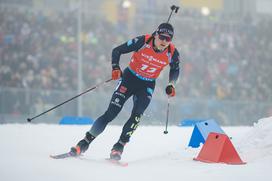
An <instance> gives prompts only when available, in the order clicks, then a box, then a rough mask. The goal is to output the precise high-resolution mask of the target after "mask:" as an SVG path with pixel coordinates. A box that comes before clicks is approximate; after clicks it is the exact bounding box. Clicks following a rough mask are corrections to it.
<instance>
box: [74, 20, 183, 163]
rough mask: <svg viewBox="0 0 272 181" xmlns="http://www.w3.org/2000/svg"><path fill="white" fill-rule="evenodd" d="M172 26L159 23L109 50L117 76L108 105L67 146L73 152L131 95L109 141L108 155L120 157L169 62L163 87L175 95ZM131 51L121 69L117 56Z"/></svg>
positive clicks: (82, 147) (176, 64)
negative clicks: (125, 115)
mask: <svg viewBox="0 0 272 181" xmlns="http://www.w3.org/2000/svg"><path fill="white" fill-rule="evenodd" d="M173 36H174V28H173V26H172V25H171V24H169V23H162V24H160V25H159V27H158V28H157V30H156V31H155V32H154V33H153V34H152V35H143V36H138V37H136V38H134V39H132V40H129V41H128V42H126V43H124V44H122V45H120V46H118V47H116V48H114V49H113V51H112V79H113V80H118V79H120V80H119V84H118V86H117V88H116V90H115V91H114V93H113V95H112V98H111V101H110V104H109V107H108V109H107V110H106V112H105V113H104V114H103V115H102V116H100V117H99V118H98V119H97V120H96V121H95V122H94V124H93V126H92V128H91V129H90V130H89V131H88V132H87V133H86V136H85V138H84V139H82V140H81V141H79V142H78V144H77V145H76V146H75V147H72V148H71V153H72V155H73V156H77V155H80V154H81V153H83V152H85V151H86V150H87V149H88V147H89V144H90V143H91V142H92V141H93V140H94V139H95V138H96V137H97V136H98V135H99V134H101V133H102V132H103V131H104V129H105V127H106V126H107V124H108V123H109V122H111V121H112V120H113V119H114V118H115V117H116V116H117V115H118V113H119V112H120V111H121V109H122V107H123V105H124V103H125V102H126V101H127V100H128V98H130V97H131V96H133V109H132V113H131V116H130V118H129V119H128V121H127V122H126V123H125V125H124V127H123V130H122V133H121V136H120V138H119V140H118V141H117V143H115V144H114V145H113V148H112V150H111V153H110V158H111V159H114V160H120V159H121V155H122V153H123V150H124V146H125V144H126V143H128V142H129V139H130V137H131V135H132V134H133V132H134V131H135V130H136V128H137V127H138V125H139V122H140V118H141V116H142V115H143V113H144V111H145V109H146V108H147V106H148V105H149V103H150V101H151V98H152V94H153V92H154V89H155V83H156V79H157V77H158V76H159V75H160V72H161V71H162V70H163V68H164V67H165V66H167V65H170V73H169V84H168V85H167V87H166V89H165V91H166V94H167V95H168V96H170V97H173V96H175V87H174V84H175V82H176V81H177V79H178V76H179V62H180V60H179V53H178V51H177V49H176V48H175V46H174V44H173V43H171V41H172V39H173ZM129 52H134V53H133V54H132V57H131V61H130V63H129V65H128V67H127V68H125V69H124V71H123V72H122V70H121V68H120V66H119V60H120V56H121V55H122V54H126V53H129Z"/></svg>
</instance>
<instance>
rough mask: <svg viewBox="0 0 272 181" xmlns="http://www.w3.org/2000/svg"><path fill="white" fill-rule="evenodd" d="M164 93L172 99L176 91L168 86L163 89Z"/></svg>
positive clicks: (170, 85)
mask: <svg viewBox="0 0 272 181" xmlns="http://www.w3.org/2000/svg"><path fill="white" fill-rule="evenodd" d="M165 92H166V94H167V95H168V96H170V97H174V96H175V95H176V91H175V87H174V85H173V84H169V85H168V86H167V87H166V88H165Z"/></svg>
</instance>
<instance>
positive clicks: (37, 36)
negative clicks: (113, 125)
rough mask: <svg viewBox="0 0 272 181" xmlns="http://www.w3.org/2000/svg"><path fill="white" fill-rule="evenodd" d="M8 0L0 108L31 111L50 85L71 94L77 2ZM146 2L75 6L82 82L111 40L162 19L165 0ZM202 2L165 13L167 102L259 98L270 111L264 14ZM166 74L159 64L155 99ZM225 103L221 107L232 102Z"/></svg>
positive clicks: (271, 58) (1, 27) (87, 82)
mask: <svg viewBox="0 0 272 181" xmlns="http://www.w3.org/2000/svg"><path fill="white" fill-rule="evenodd" d="M25 1H26V2H29V1H27V0H25ZM11 2H12V1H11ZM11 2H8V1H3V2H1V1H0V90H1V91H0V92H1V93H0V99H1V109H0V113H1V114H3V115H4V114H16V115H26V114H31V113H36V112H37V110H36V111H31V110H33V109H34V108H33V106H34V103H37V102H38V104H47V103H48V104H49V105H50V104H56V103H58V102H54V100H56V99H55V98H54V97H53V98H52V97H51V98H48V97H50V94H51V93H52V94H53V93H55V92H57V93H56V95H58V94H60V95H65V94H64V93H65V92H66V93H67V92H71V93H72V94H71V95H74V94H73V93H76V92H77V86H78V77H77V76H78V67H77V66H78V41H77V39H78V38H77V36H78V29H77V25H78V24H77V23H78V22H77V21H78V19H77V10H76V8H71V9H70V10H65V11H63V10H50V11H49V10H46V11H45V10H41V9H39V8H35V6H33V4H31V3H30V4H31V5H32V6H31V8H30V7H29V5H28V6H25V5H26V3H25V4H24V5H22V3H24V2H23V1H21V2H20V1H18V2H15V3H11ZM105 2H107V1H106V0H105ZM148 2H149V3H151V4H150V6H147V7H145V8H140V7H138V8H134V10H133V12H134V15H133V16H131V12H130V11H129V10H128V9H127V8H124V7H121V5H123V4H122V3H123V1H120V2H118V3H117V12H118V13H117V18H116V20H115V21H113V20H112V19H111V18H112V17H110V16H107V15H105V14H103V13H101V12H100V13H96V11H95V10H94V11H93V12H85V13H84V11H83V14H82V32H81V34H80V38H81V41H80V42H81V43H82V60H83V66H82V67H83V68H82V73H83V79H82V83H83V88H87V87H89V86H92V85H95V84H97V83H99V82H101V81H103V80H106V79H107V78H108V77H109V76H110V72H111V65H110V62H111V50H112V48H114V47H115V46H116V45H119V44H121V43H124V42H125V41H127V40H129V39H131V38H133V37H135V36H138V35H142V34H146V33H152V32H153V31H154V30H155V29H156V27H157V25H158V24H160V23H161V22H163V21H165V20H166V19H167V17H168V14H169V12H170V8H169V6H167V5H163V6H159V3H158V2H157V1H155V0H153V1H148ZM181 2H182V1H181ZM20 3H21V4H20ZM108 3H109V2H108ZM110 5H111V4H110ZM106 7H107V6H106ZM148 8H149V9H148ZM94 9H95V8H94ZM204 10H205V9H204ZM208 10H209V9H206V11H203V12H202V13H201V11H199V10H198V9H197V8H191V7H187V8H186V7H185V8H181V10H180V12H179V13H178V14H177V15H175V17H173V19H172V20H171V22H172V24H173V25H174V27H175V37H174V40H173V42H174V43H175V45H176V47H177V48H178V50H179V52H180V57H181V60H182V62H181V75H180V81H179V82H178V84H177V91H178V94H177V96H178V97H179V98H178V99H177V100H176V102H175V104H178V105H179V106H178V108H179V109H182V110H180V112H183V111H184V110H187V108H188V106H187V107H186V106H185V107H180V105H181V104H183V100H189V102H190V103H191V102H194V101H195V100H199V99H201V100H206V101H207V100H208V101H207V102H209V101H210V100H216V101H217V103H218V102H220V104H224V103H226V104H231V103H237V102H238V103H239V102H240V103H244V104H243V105H245V104H252V105H255V106H256V107H260V103H261V104H263V107H262V108H261V109H264V110H261V112H260V114H266V115H272V104H271V102H272V81H271V77H272V66H271V63H272V31H271V29H272V15H267V14H266V15H264V14H257V13H254V14H252V13H243V14H242V15H241V14H239V13H229V14H228V13H222V12H221V11H218V10H217V11H211V12H209V11H208ZM207 11H208V12H207ZM205 12H206V14H205ZM203 13H204V14H203ZM128 61H129V56H124V57H123V58H122V59H121V64H122V68H125V66H126V65H127V63H128ZM167 79H168V71H165V72H164V73H163V75H162V80H159V83H158V84H159V86H157V88H156V89H157V90H156V92H157V94H158V97H157V99H158V100H160V99H165V98H164V97H165V95H164V87H165V85H166V82H167ZM31 91H34V92H31ZM35 91H36V92H35ZM54 91H55V92H54ZM112 91H113V88H109V87H104V88H101V89H100V90H99V93H100V95H104V93H105V94H111V93H112ZM41 92H47V95H46V98H41V97H42V96H40V97H39V96H38V94H40V93H41ZM18 94H20V96H19V98H18V97H16V95H17V96H18ZM36 94H37V96H36V97H35V96H34V95H36ZM33 96H34V97H35V98H32V97H33ZM65 96H66V97H67V95H65ZM65 96H64V97H65ZM26 97H28V98H26ZM43 97H44V96H43ZM55 97H59V96H55ZM68 97H69V96H68ZM101 97H103V96H101ZM50 99H52V101H50ZM64 99H65V98H64ZM62 100H63V99H62ZM97 101H98V100H97ZM185 102H186V101H185ZM187 102H188V101H187ZM155 103H156V101H155ZM264 104H265V105H264ZM184 105H185V103H184ZM184 105H182V106H184ZM232 105H233V104H231V106H229V105H228V106H223V107H234V109H237V108H238V109H239V107H240V106H239V104H235V106H232ZM75 106H76V105H74V106H73V107H72V108H71V109H75ZM216 106H217V107H218V105H216ZM216 106H215V107H216ZM101 107H105V108H104V109H106V106H101ZM102 109H103V108H102ZM38 110H39V111H41V110H44V107H43V108H41V109H38ZM75 110H76V109H75ZM196 110H197V109H196ZM247 110H250V112H251V111H252V112H254V111H255V112H256V111H257V109H255V108H250V109H247ZM191 112H192V111H191ZM196 112H197V111H196ZM252 112H251V113H252ZM63 114H65V111H64V112H63ZM184 114H185V112H183V115H184ZM244 114H248V113H245V112H244ZM189 115H190V114H188V116H189ZM194 116H195V117H196V116H198V115H194ZM201 116H203V115H201ZM207 116H208V117H212V116H213V114H211V115H207ZM263 116H265V115H263ZM215 117H216V116H215ZM220 118H221V119H225V122H228V121H229V122H231V121H233V120H229V119H230V118H222V117H220Z"/></svg>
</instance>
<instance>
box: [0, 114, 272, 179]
mask: <svg viewBox="0 0 272 181" xmlns="http://www.w3.org/2000/svg"><path fill="white" fill-rule="evenodd" d="M88 129H89V126H59V125H46V124H38V125H31V124H22V125H19V124H7V125H0V145H1V149H0V180H2V181H24V180H25V181H32V180H33V181H34V180H35V181H75V180H77V181H83V180H84V181H86V180H90V181H110V180H113V181H123V180H124V181H125V180H128V181H143V180H144V181H147V180H148V181H150V180H155V181H174V180H179V181H180V180H184V181H187V180H190V181H191V180H192V181H194V180H201V181H210V180H218V181H230V180H232V181H236V180H237V181H238V180H239V181H241V180H246V181H249V180H252V181H256V180H259V181H270V180H271V178H272V172H271V168H272V118H267V119H263V120H260V121H259V123H258V124H256V125H254V126H252V127H223V129H224V131H225V132H226V133H227V134H228V136H231V137H232V143H233V144H234V146H235V148H236V150H237V151H238V152H239V154H240V156H241V158H242V160H243V161H246V162H247V164H246V165H227V164H207V163H202V162H198V161H193V158H194V157H196V156H197V155H198V153H199V151H200V148H198V149H192V148H188V147H187V145H188V142H189V139H190V137H191V133H192V130H193V128H192V127H187V128H180V127H170V128H169V129H168V130H169V134H168V135H164V134H163V130H164V127H154V126H152V127H148V126H146V127H143V126H142V127H141V126H140V127H139V128H138V130H137V131H136V132H135V134H134V135H133V137H132V140H131V142H130V143H129V144H128V145H127V146H126V149H125V152H124V154H123V160H124V161H126V162H128V163H129V166H128V167H126V168H122V167H117V166H114V165H111V164H109V163H107V162H106V161H105V160H104V158H106V157H108V155H109V152H110V149H111V147H112V145H113V144H114V143H115V141H116V140H117V138H118V136H119V133H120V131H121V127H119V126H109V127H107V129H106V131H105V132H104V133H103V134H102V135H101V136H100V137H98V138H97V139H96V140H95V141H94V142H93V144H92V145H91V147H90V148H89V150H88V151H87V152H86V153H85V155H84V157H83V158H81V159H76V158H70V159H65V160H53V159H51V158H49V155H50V154H57V153H62V152H64V151H67V150H69V148H70V147H71V146H73V145H74V144H76V143H77V141H78V140H79V139H81V138H82V137H83V136H84V133H85V132H86V131H87V130H88Z"/></svg>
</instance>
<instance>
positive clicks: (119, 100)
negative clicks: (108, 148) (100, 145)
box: [89, 82, 131, 137]
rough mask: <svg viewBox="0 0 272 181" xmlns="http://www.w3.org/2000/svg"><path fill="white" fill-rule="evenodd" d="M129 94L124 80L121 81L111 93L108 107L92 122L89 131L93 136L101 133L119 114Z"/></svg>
mask: <svg viewBox="0 0 272 181" xmlns="http://www.w3.org/2000/svg"><path fill="white" fill-rule="evenodd" d="M130 96H131V91H130V90H129V89H128V88H127V86H126V84H125V83H124V82H121V84H120V85H119V86H118V87H117V90H116V91H115V92H114V93H113V95H112V98H111V101H110V104H109V106H108V109H107V110H106V112H105V113H104V114H103V115H102V116H100V117H99V118H98V119H97V120H96V121H95V122H94V124H93V126H92V128H91V130H90V131H89V133H90V134H91V135H93V136H94V137H97V136H98V135H99V134H101V133H102V132H103V131H104V129H105V128H106V126H107V124H108V123H109V122H111V121H112V120H113V119H114V118H115V117H116V116H117V115H118V114H119V112H120V111H121V109H122V108H123V105H124V103H125V102H126V100H127V99H128V98H129V97H130Z"/></svg>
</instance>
